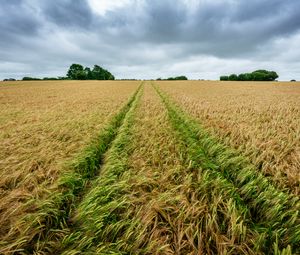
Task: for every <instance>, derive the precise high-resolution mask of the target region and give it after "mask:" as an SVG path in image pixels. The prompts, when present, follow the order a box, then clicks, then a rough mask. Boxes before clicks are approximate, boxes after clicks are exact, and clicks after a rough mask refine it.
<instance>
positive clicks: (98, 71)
mask: <svg viewBox="0 0 300 255" xmlns="http://www.w3.org/2000/svg"><path fill="white" fill-rule="evenodd" d="M92 77H93V79H94V80H114V79H115V77H114V76H113V75H112V74H111V73H110V72H108V71H107V70H105V69H104V68H102V67H100V66H98V65H94V68H93V70H92Z"/></svg>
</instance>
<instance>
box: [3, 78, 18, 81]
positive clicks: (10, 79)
mask: <svg viewBox="0 0 300 255" xmlns="http://www.w3.org/2000/svg"><path fill="white" fill-rule="evenodd" d="M3 81H16V79H15V78H7V79H4V80H3Z"/></svg>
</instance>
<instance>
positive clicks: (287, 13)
mask: <svg viewBox="0 0 300 255" xmlns="http://www.w3.org/2000/svg"><path fill="white" fill-rule="evenodd" d="M0 3H1V5H0V79H3V78H8V77H15V78H21V77H23V76H37V77H44V76H63V75H65V73H66V71H67V69H68V67H69V66H70V64H72V63H80V64H82V65H85V66H93V65H94V64H99V65H100V66H103V67H104V68H107V69H108V70H109V71H111V72H112V73H113V74H114V75H115V76H116V78H145V79H148V78H158V77H169V76H174V75H186V76H188V78H190V79H202V78H204V79H218V77H219V76H220V75H221V74H229V73H240V72H247V71H253V70H255V69H261V68H263V69H271V70H275V71H277V72H278V73H279V75H280V80H290V79H297V80H300V1H299V0H251V1H250V0H51V1H50V0H0Z"/></svg>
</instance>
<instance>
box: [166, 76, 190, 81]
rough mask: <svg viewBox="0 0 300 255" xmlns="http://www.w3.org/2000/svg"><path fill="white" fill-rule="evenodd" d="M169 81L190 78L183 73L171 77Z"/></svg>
mask: <svg viewBox="0 0 300 255" xmlns="http://www.w3.org/2000/svg"><path fill="white" fill-rule="evenodd" d="M167 80H168V81H180V80H181V81H183V80H188V78H187V77H186V76H184V75H181V76H177V77H169V78H168V79H167Z"/></svg>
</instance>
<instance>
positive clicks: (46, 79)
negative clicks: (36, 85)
mask: <svg viewBox="0 0 300 255" xmlns="http://www.w3.org/2000/svg"><path fill="white" fill-rule="evenodd" d="M43 80H44V81H55V80H58V78H56V77H44V78H43Z"/></svg>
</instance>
